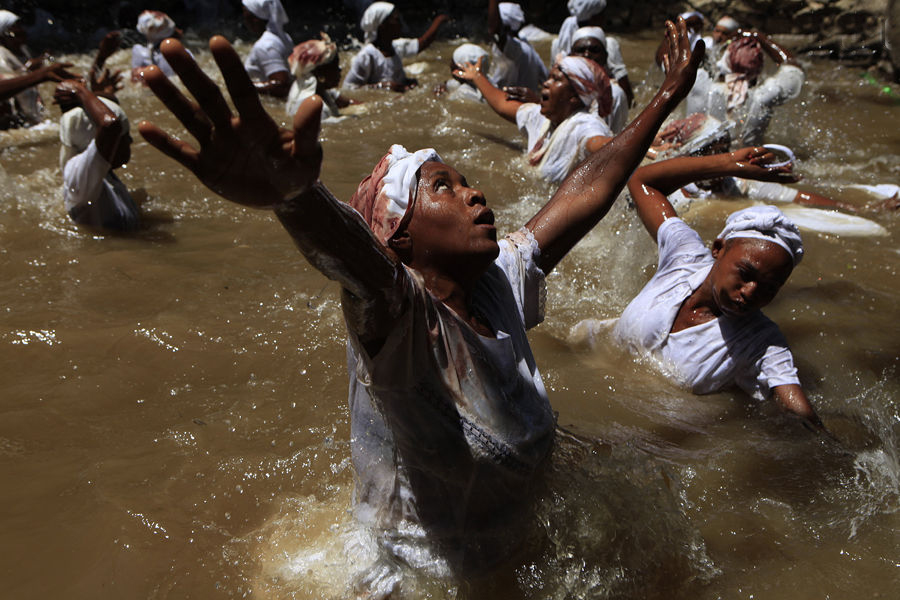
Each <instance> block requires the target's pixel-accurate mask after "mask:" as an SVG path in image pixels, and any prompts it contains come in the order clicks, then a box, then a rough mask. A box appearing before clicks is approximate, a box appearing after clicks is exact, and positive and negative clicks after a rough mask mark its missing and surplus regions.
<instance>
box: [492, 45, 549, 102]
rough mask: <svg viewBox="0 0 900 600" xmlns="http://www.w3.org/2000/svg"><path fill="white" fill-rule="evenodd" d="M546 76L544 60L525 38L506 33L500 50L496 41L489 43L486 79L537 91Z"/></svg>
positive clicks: (500, 84) (497, 83) (496, 83)
mask: <svg viewBox="0 0 900 600" xmlns="http://www.w3.org/2000/svg"><path fill="white" fill-rule="evenodd" d="M547 77H549V72H548V71H547V67H546V66H545V65H544V61H542V60H541V57H540V56H539V55H538V53H537V52H536V51H535V49H534V47H533V46H532V45H531V44H529V43H528V42H526V41H525V40H523V39H520V38H517V37H515V36H511V35H508V36H506V44H505V45H504V46H503V49H502V50H501V49H500V48H499V47H498V46H497V44H496V43H493V44H491V71H490V73H489V75H488V79H490V80H491V81H493V82H495V85H496V86H497V87H500V88H502V87H506V86H510V87H526V88H528V89H530V90H534V91H536V92H537V91H539V90H540V89H541V86H542V85H543V83H544V81H546V80H547Z"/></svg>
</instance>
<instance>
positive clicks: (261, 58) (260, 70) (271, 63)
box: [244, 29, 294, 81]
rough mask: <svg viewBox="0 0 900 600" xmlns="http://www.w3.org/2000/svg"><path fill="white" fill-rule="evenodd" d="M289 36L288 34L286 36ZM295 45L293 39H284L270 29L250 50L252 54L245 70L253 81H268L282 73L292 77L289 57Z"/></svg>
mask: <svg viewBox="0 0 900 600" xmlns="http://www.w3.org/2000/svg"><path fill="white" fill-rule="evenodd" d="M284 35H285V36H287V34H284ZM293 48H294V44H293V43H292V42H291V38H289V37H288V38H287V42H285V40H284V39H282V38H281V37H279V36H277V35H276V34H274V33H272V32H271V31H269V30H268V29H267V30H266V31H264V32H263V34H262V35H261V36H259V39H258V40H256V42H255V43H254V44H253V47H252V48H250V54H248V55H247V59H246V60H245V61H244V69H246V70H247V75H249V76H250V79H252V80H253V81H268V80H269V78H270V77H271V76H272V75H274V74H275V73H280V72H282V71H284V72H286V73H287V74H288V75H290V72H291V67H290V65H288V61H287V59H288V56H290V55H291V51H292V50H293Z"/></svg>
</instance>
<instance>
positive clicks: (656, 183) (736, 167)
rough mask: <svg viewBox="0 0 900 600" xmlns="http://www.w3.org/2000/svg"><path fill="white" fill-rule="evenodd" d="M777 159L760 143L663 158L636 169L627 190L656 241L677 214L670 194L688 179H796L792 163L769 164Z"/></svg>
mask: <svg viewBox="0 0 900 600" xmlns="http://www.w3.org/2000/svg"><path fill="white" fill-rule="evenodd" d="M774 159H775V155H774V154H772V153H771V152H769V151H768V150H766V149H765V148H762V147H757V148H741V149H740V150H735V151H734V152H730V153H726V154H714V155H712V156H695V157H687V156H686V157H680V158H673V159H670V160H663V161H660V162H657V163H653V164H650V165H647V166H644V167H641V168H640V169H638V170H637V171H635V172H634V175H632V176H631V179H630V180H629V181H628V191H629V192H631V197H632V199H633V200H634V204H635V206H636V207H637V212H638V216H639V217H640V218H641V221H642V222H643V223H644V227H645V228H646V229H647V233H649V234H650V237H652V238H653V241H656V232H657V230H658V229H659V226H660V225H662V224H663V221H665V220H666V219H671V218H672V217H677V216H678V214H677V213H676V212H675V209H674V208H673V207H672V204H671V203H670V202H669V199H668V198H667V196H668V195H669V194H671V193H673V192H674V191H675V190H677V189H679V188H681V187H683V186H685V185H687V184H689V183H692V182H694V181H700V180H703V179H718V178H720V177H728V176H732V177H743V178H744V179H756V180H758V181H776V182H779V183H794V182H796V181H797V179H798V177H797V176H796V175H795V174H794V173H792V172H791V165H786V166H783V167H767V166H766V163H769V162H772V161H773V160H774Z"/></svg>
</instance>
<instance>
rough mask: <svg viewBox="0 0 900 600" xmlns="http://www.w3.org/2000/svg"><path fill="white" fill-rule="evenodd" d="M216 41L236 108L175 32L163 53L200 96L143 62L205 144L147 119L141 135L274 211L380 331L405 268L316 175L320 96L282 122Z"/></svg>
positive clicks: (152, 82)
mask: <svg viewBox="0 0 900 600" xmlns="http://www.w3.org/2000/svg"><path fill="white" fill-rule="evenodd" d="M209 47H210V50H211V52H212V55H213V58H215V60H216V64H218V66H219V69H220V70H221V71H222V77H223V79H224V80H225V84H226V86H227V87H228V91H229V94H230V95H231V99H232V101H233V102H234V106H235V108H236V109H237V112H238V115H237V116H234V115H232V112H231V109H230V108H229V107H228V103H227V102H226V101H225V98H224V97H223V96H222V93H221V91H220V90H219V88H218V87H217V86H216V84H215V83H214V82H213V81H212V80H211V79H210V78H209V77H208V76H207V75H206V74H205V73H204V72H203V71H202V70H201V69H200V67H199V66H198V65H197V63H196V62H195V61H194V60H193V59H192V58H191V57H190V55H188V53H187V52H186V51H185V49H184V47H183V46H182V45H181V44H180V43H179V42H178V41H177V40H173V39H169V40H166V41H164V42H163V44H162V47H161V50H162V53H163V55H164V56H165V57H166V60H167V61H168V63H169V64H170V65H171V66H172V69H173V70H174V71H175V72H176V73H177V74H178V76H179V77H180V78H181V81H182V83H184V85H185V86H186V87H187V89H188V90H189V91H190V93H191V94H192V95H193V96H194V98H196V100H197V102H193V101H191V100H189V99H188V98H186V97H185V96H184V95H183V94H182V93H181V92H180V91H179V90H178V88H176V87H175V86H174V85H173V84H172V83H171V81H170V80H169V79H168V78H167V77H166V76H165V75H164V74H163V73H162V71H160V70H159V69H158V68H157V67H155V66H151V67H148V68H147V69H145V70H144V72H143V77H144V79H145V80H146V81H147V84H148V85H149V87H150V89H151V90H152V91H153V93H154V94H156V96H157V97H158V98H159V99H160V100H161V101H162V102H163V104H165V105H166V107H167V108H168V109H169V110H170V111H171V112H172V113H173V114H174V115H175V117H176V118H177V119H178V120H179V121H181V123H182V124H183V125H184V126H185V128H186V129H187V130H188V132H189V133H190V134H191V135H193V136H194V137H195V138H196V139H197V142H198V144H199V146H200V148H199V150H198V149H196V148H194V147H192V146H190V145H189V144H187V143H185V142H183V141H181V140H178V139H177V138H175V137H172V136H171V135H169V134H167V133H165V132H163V131H162V130H161V129H159V128H158V127H156V126H155V125H153V124H151V123H148V122H147V121H143V122H141V124H140V126H139V128H140V132H141V135H142V136H144V138H145V139H146V140H147V141H148V142H149V143H150V144H151V145H153V146H155V147H156V148H157V149H159V150H160V151H162V152H163V153H164V154H166V155H168V156H169V157H171V158H173V159H175V160H176V161H178V162H179V163H181V164H182V165H184V166H185V167H187V168H188V169H189V170H190V171H191V172H193V173H194V175H196V176H197V178H198V179H199V180H200V181H201V182H202V183H203V184H205V185H206V186H207V187H209V188H210V189H211V190H212V191H214V192H216V193H217V194H219V195H220V196H222V197H223V198H226V199H227V200H231V201H232V202H236V203H238V204H242V205H244V206H249V207H255V208H270V209H274V210H275V213H276V214H277V216H278V218H279V219H280V220H281V222H282V224H283V225H284V227H285V229H287V231H288V233H290V234H291V237H292V238H293V239H294V241H295V242H296V243H297V246H298V247H299V248H300V250H301V251H302V252H303V254H304V255H305V256H306V258H307V259H308V260H309V261H310V262H311V263H312V265H313V266H314V267H316V268H317V269H319V270H320V271H321V272H322V273H323V274H324V275H326V276H327V277H329V278H331V279H335V280H337V281H338V282H339V283H340V284H341V285H342V286H343V288H344V289H345V290H346V291H347V292H349V293H350V294H352V295H353V296H355V297H356V298H358V299H360V300H361V301H363V302H364V303H365V304H366V306H367V311H368V313H367V316H368V317H369V320H370V321H372V322H373V323H374V324H370V325H371V328H370V329H369V330H367V331H366V332H364V333H365V335H366V336H371V337H372V338H373V339H374V338H377V337H378V336H379V335H381V336H382V337H383V336H384V335H386V333H385V331H382V329H386V328H388V327H389V326H390V321H389V320H387V319H384V318H380V317H381V316H385V315H387V314H388V313H389V311H390V309H391V303H392V302H395V300H396V299H395V298H393V297H389V295H390V294H389V293H390V291H392V290H394V289H395V287H396V282H397V272H398V269H400V268H401V267H400V266H399V262H398V261H397V259H396V257H395V256H394V255H393V253H391V252H390V251H389V250H388V249H387V248H385V247H384V246H383V245H382V244H381V243H380V242H378V241H377V239H376V238H375V237H374V236H373V235H372V233H371V231H370V230H369V228H368V227H367V226H366V224H365V223H364V222H363V221H362V219H361V218H360V217H359V215H358V214H357V213H356V212H355V211H353V210H352V209H350V208H349V207H348V206H346V205H344V204H343V203H341V202H339V201H338V200H336V199H335V198H334V196H332V195H331V193H330V192H328V190H327V188H325V186H324V185H322V184H321V183H319V182H318V181H317V179H318V176H319V170H320V167H321V163H322V149H321V146H320V145H319V142H318V133H319V125H320V121H321V116H320V115H321V110H322V100H321V98H319V97H318V96H314V97H312V98H308V99H307V100H306V101H305V102H304V103H303V104H302V105H301V106H300V108H299V109H298V110H297V113H296V115H295V116H294V122H293V130H292V131H288V130H286V129H282V128H280V127H278V126H277V125H276V124H275V122H274V121H273V120H272V118H271V117H270V116H269V115H268V113H266V111H265V109H264V108H263V107H262V104H260V101H259V96H258V95H257V92H256V90H255V89H254V87H253V83H252V82H251V81H250V77H249V76H248V75H247V73H246V71H245V70H244V67H243V65H242V64H241V60H240V58H239V57H238V55H237V53H235V51H234V49H233V48H232V47H231V45H230V44H229V43H228V41H227V40H225V38H223V37H221V36H215V37H213V38H212V39H211V40H210V43H209ZM373 315H374V316H375V318H374V319H372V318H371V317H372V316H373ZM379 328H380V329H379ZM357 332H358V333H362V332H359V331H357Z"/></svg>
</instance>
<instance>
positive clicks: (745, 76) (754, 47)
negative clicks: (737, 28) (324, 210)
mask: <svg viewBox="0 0 900 600" xmlns="http://www.w3.org/2000/svg"><path fill="white" fill-rule="evenodd" d="M717 66H718V67H719V70H720V71H721V72H722V73H725V86H726V87H727V88H728V107H727V109H728V111H729V112H730V111H732V110H734V109H735V108H737V107H739V106H741V105H742V104H744V101H745V100H746V99H747V92H748V91H749V89H750V82H751V81H753V80H754V79H756V78H757V77H758V76H759V74H760V73H761V72H762V68H763V50H762V47H761V46H760V45H759V41H757V40H756V39H755V38H752V37H739V38H738V39H736V40H734V41H733V42H731V43H730V44H729V45H728V50H727V51H726V52H725V54H724V55H723V56H722V58H721V59H720V60H719V62H718V63H717Z"/></svg>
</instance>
